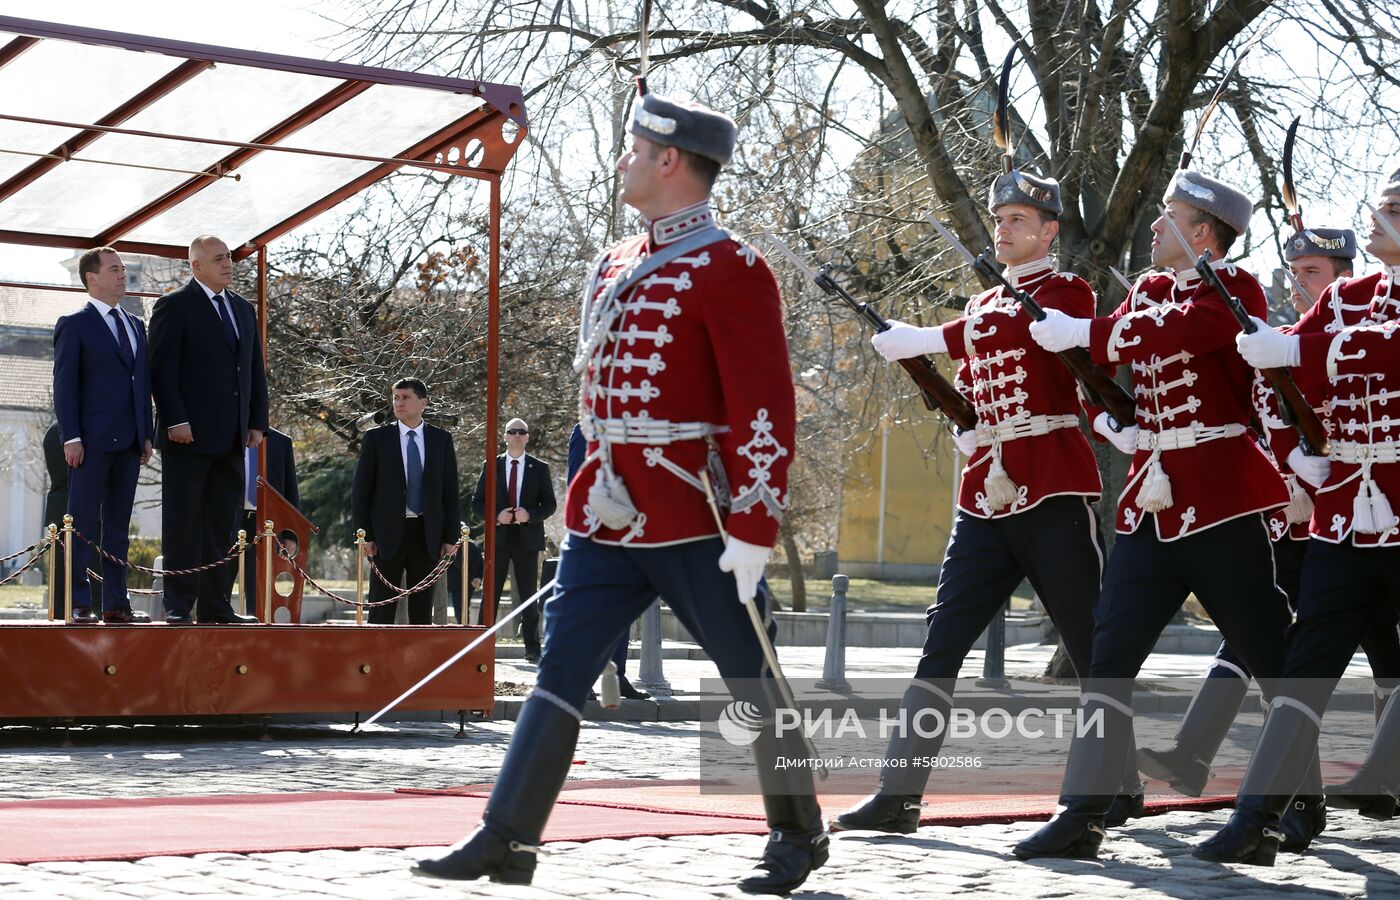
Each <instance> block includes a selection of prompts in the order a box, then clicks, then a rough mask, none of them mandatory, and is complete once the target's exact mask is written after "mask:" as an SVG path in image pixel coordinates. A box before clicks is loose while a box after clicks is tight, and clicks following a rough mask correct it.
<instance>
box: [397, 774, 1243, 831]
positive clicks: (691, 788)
mask: <svg viewBox="0 0 1400 900" xmlns="http://www.w3.org/2000/svg"><path fill="white" fill-rule="evenodd" d="M833 780H835V779H833ZM831 787H832V786H828V785H822V786H819V787H818V789H817V790H818V792H819V794H820V796H821V802H822V809H823V812H824V813H825V814H826V815H827V816H828V817H832V816H835V815H836V814H837V813H839V812H841V811H842V810H844V809H846V808H848V807H850V806H853V805H854V804H855V803H856V802H857V801H858V800H860V798H861V797H863V796H865V794H866V793H868V791H869V788H868V787H861V788H859V789H858V790H856V791H846V790H842V789H841V788H842V787H845V786H834V787H836V789H835V790H832V789H830V788H831ZM1154 787H1156V786H1153V785H1149V791H1148V795H1147V810H1146V814H1147V815H1159V814H1161V813H1165V812H1171V811H1173V810H1178V809H1199V810H1209V809H1224V808H1226V807H1229V806H1231V805H1232V804H1233V803H1234V802H1235V797H1234V795H1233V794H1229V795H1225V794H1217V795H1208V796H1205V797H1198V798H1192V797H1183V796H1181V795H1179V794H1176V793H1172V792H1171V791H1168V790H1165V789H1163V790H1161V791H1157V790H1153V789H1152V788H1154ZM400 793H404V794H412V795H420V796H422V795H428V796H431V795H443V794H446V795H450V796H457V797H473V798H479V799H481V800H485V799H486V798H487V797H488V796H489V795H490V793H491V785H490V784H468V785H463V786H461V787H454V788H442V789H438V790H433V789H429V788H400ZM1057 800H1058V794H1057V793H1055V792H1048V791H1047V792H1046V793H1044V794H1016V795H1011V794H1005V795H995V794H943V793H939V794H928V795H927V796H925V797H924V801H925V805H924V815H923V816H922V817H921V818H920V819H919V824H921V825H951V826H961V825H992V824H1001V823H1005V822H1023V821H1030V820H1035V819H1048V818H1050V815H1051V814H1052V813H1053V812H1054V811H1055V804H1056V802H1057ZM559 804H560V805H559V808H560V809H562V808H564V807H565V806H574V805H581V806H588V807H594V808H598V807H603V808H609V809H616V810H634V811H638V812H648V813H671V814H676V813H683V814H689V815H697V816H723V817H726V818H730V819H748V820H752V821H756V822H762V821H763V801H762V800H761V799H760V798H759V797H757V796H755V795H752V794H720V793H713V792H705V793H702V792H701V790H700V782H699V781H698V780H695V779H675V780H670V779H667V780H662V781H658V780H653V779H618V780H601V781H571V782H569V783H568V784H567V785H565V786H564V793H563V794H561V795H560V797H559ZM556 815H557V813H556Z"/></svg>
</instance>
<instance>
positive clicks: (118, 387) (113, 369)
mask: <svg viewBox="0 0 1400 900" xmlns="http://www.w3.org/2000/svg"><path fill="white" fill-rule="evenodd" d="M78 277H79V278H81V279H83V285H84V287H86V288H87V291H88V302H87V303H85V304H83V308H82V309H81V310H79V311H78V312H75V313H70V314H69V315H66V316H64V317H63V318H61V319H59V320H58V324H56V325H55V326H54V331H53V343H54V358H53V399H54V409H55V411H56V412H57V413H58V424H59V428H60V429H61V430H62V437H63V455H64V458H65V460H66V461H67V463H68V466H69V467H70V468H71V469H72V472H71V473H70V474H69V486H68V512H69V513H70V514H71V515H72V516H73V527H74V528H75V529H77V531H78V532H80V533H81V534H83V535H86V536H87V537H88V538H89V539H91V540H96V539H97V533H98V528H99V527H101V528H102V539H101V543H100V545H99V546H101V548H102V550H103V553H104V559H103V560H102V566H101V568H102V587H101V588H100V589H98V590H97V591H95V590H94V588H93V587H92V586H91V585H90V584H89V583H88V578H87V576H86V574H85V572H86V567H87V564H88V559H89V557H90V556H91V551H90V549H89V548H88V545H87V543H86V542H84V541H83V540H82V539H81V538H78V537H76V536H75V537H74V539H73V557H72V564H73V586H72V591H73V610H72V619H71V621H72V622H73V623H74V624H82V625H92V624H96V623H97V622H98V621H99V618H100V620H101V621H103V622H110V623H132V622H149V621H150V618H149V617H148V616H146V614H145V613H134V612H132V611H131V600H130V598H129V597H128V596H127V593H126V567H125V566H124V565H123V564H122V563H120V562H113V561H112V560H113V559H117V560H125V559H126V552H127V549H128V546H129V544H130V540H129V538H128V536H127V529H128V527H129V526H130V524H131V505H132V502H133V501H134V500H135V499H136V478H137V475H138V474H139V473H140V471H141V466H142V465H143V464H145V463H146V462H148V461H149V460H150V458H151V428H152V425H151V378H150V363H149V360H148V357H147V348H146V329H145V327H144V326H142V324H141V320H140V319H137V318H135V317H134V316H131V315H130V314H128V313H127V312H126V311H125V310H123V309H122V308H121V306H120V305H119V304H120V302H121V299H122V297H123V296H125V295H126V266H125V265H123V264H122V260H121V257H120V256H118V255H117V253H116V251H115V250H113V249H112V248H111V247H97V248H95V249H92V250H89V251H87V252H86V253H84V254H83V255H82V257H81V258H80V259H79V260H78ZM99 591H100V593H99ZM98 612H100V613H101V616H100V617H99V615H98Z"/></svg>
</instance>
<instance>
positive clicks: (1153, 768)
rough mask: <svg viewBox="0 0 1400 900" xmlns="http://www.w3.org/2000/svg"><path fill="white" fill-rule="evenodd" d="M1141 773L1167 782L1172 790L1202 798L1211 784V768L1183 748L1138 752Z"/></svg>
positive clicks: (1143, 749) (1139, 750)
mask: <svg viewBox="0 0 1400 900" xmlns="http://www.w3.org/2000/svg"><path fill="white" fill-rule="evenodd" d="M1138 769H1139V770H1140V771H1141V772H1142V773H1143V774H1144V775H1146V776H1147V777H1148V778H1155V779H1157V780H1158V781H1165V782H1166V783H1167V784H1168V785H1169V786H1170V787H1171V789H1172V790H1174V791H1176V792H1177V793H1178V794H1185V795H1186V796H1188V797H1199V796H1201V794H1202V793H1203V792H1204V791H1205V789H1206V782H1208V781H1210V766H1209V765H1207V764H1206V763H1205V762H1203V761H1202V760H1200V759H1198V758H1197V757H1196V755H1195V754H1194V753H1192V752H1191V751H1190V750H1188V749H1186V748H1184V747H1172V748H1171V749H1170V750H1151V749H1148V748H1146V747H1139V748H1138Z"/></svg>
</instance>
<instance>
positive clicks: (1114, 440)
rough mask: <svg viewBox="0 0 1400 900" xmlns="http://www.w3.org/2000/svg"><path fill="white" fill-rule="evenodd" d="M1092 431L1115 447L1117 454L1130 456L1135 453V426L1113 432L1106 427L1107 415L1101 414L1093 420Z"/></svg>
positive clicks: (1136, 431) (1136, 428) (1136, 430)
mask: <svg viewBox="0 0 1400 900" xmlns="http://www.w3.org/2000/svg"><path fill="white" fill-rule="evenodd" d="M1094 430H1095V431H1097V432H1098V433H1099V434H1101V435H1103V436H1104V438H1105V439H1106V440H1107V441H1108V442H1109V443H1110V444H1112V445H1113V446H1115V447H1117V448H1118V452H1119V453H1126V454H1127V455H1128V456H1132V455H1133V454H1134V453H1136V452H1137V435H1138V427H1137V426H1136V425H1127V426H1124V428H1123V430H1121V431H1114V430H1113V429H1112V428H1110V427H1109V425H1108V413H1106V412H1101V413H1099V414H1098V416H1097V417H1096V418H1095V419H1094Z"/></svg>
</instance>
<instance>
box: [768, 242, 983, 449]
mask: <svg viewBox="0 0 1400 900" xmlns="http://www.w3.org/2000/svg"><path fill="white" fill-rule="evenodd" d="M764 237H765V238H767V239H768V242H769V243H770V244H771V245H772V246H773V248H774V249H776V250H777V251H778V252H779V253H781V254H782V255H783V256H786V257H787V258H788V261H789V262H791V263H792V264H793V265H794V266H796V267H797V270H798V271H799V272H801V273H802V274H803V275H805V276H807V279H808V280H809V281H811V282H812V283H813V284H815V285H816V286H817V287H819V288H821V289H822V290H823V291H825V292H826V293H828V294H830V295H831V296H833V297H836V298H837V299H839V300H840V301H841V302H842V303H845V304H846V305H847V306H849V307H850V308H851V309H853V310H855V311H856V313H857V314H858V315H859V316H860V317H861V318H862V319H865V321H867V322H869V323H870V324H871V325H873V326H874V327H875V330H876V331H889V330H890V323H889V320H888V319H886V318H885V317H884V316H882V315H880V314H879V313H878V312H876V311H875V309H874V308H873V307H872V306H871V305H870V304H869V303H864V302H862V301H860V300H857V299H856V298H855V297H852V296H851V295H850V293H849V292H847V291H846V289H845V288H843V287H841V285H839V284H837V283H836V279H834V278H832V277H831V267H830V266H823V267H822V270H821V271H820V272H817V271H815V270H813V269H812V267H811V266H809V265H807V263H806V262H804V261H803V260H802V258H801V257H799V256H798V255H797V254H796V253H794V252H793V250H792V248H791V247H789V246H788V245H787V244H786V243H784V242H783V240H782V238H780V237H778V236H777V235H776V234H773V233H772V232H765V233H764ZM898 362H899V364H900V365H901V366H903V367H904V371H906V372H908V373H909V377H910V378H912V379H914V384H916V385H918V387H919V396H920V397H922V398H923V401H924V406H925V407H927V408H928V409H930V410H933V409H941V410H942V411H943V414H944V415H946V416H947V417H948V419H949V421H951V422H952V423H953V424H954V425H957V426H958V428H960V429H961V430H963V431H968V430H969V429H972V428H976V427H977V410H976V408H975V407H974V406H973V405H972V401H971V400H968V399H967V398H966V397H965V396H963V395H962V393H961V392H960V391H959V390H958V389H957V388H955V387H954V386H953V385H951V384H949V383H948V379H946V378H944V377H943V374H942V373H941V372H939V371H938V368H937V366H935V365H934V363H933V360H931V359H929V358H928V357H927V356H915V357H912V358H910V359H901V360H898Z"/></svg>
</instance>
